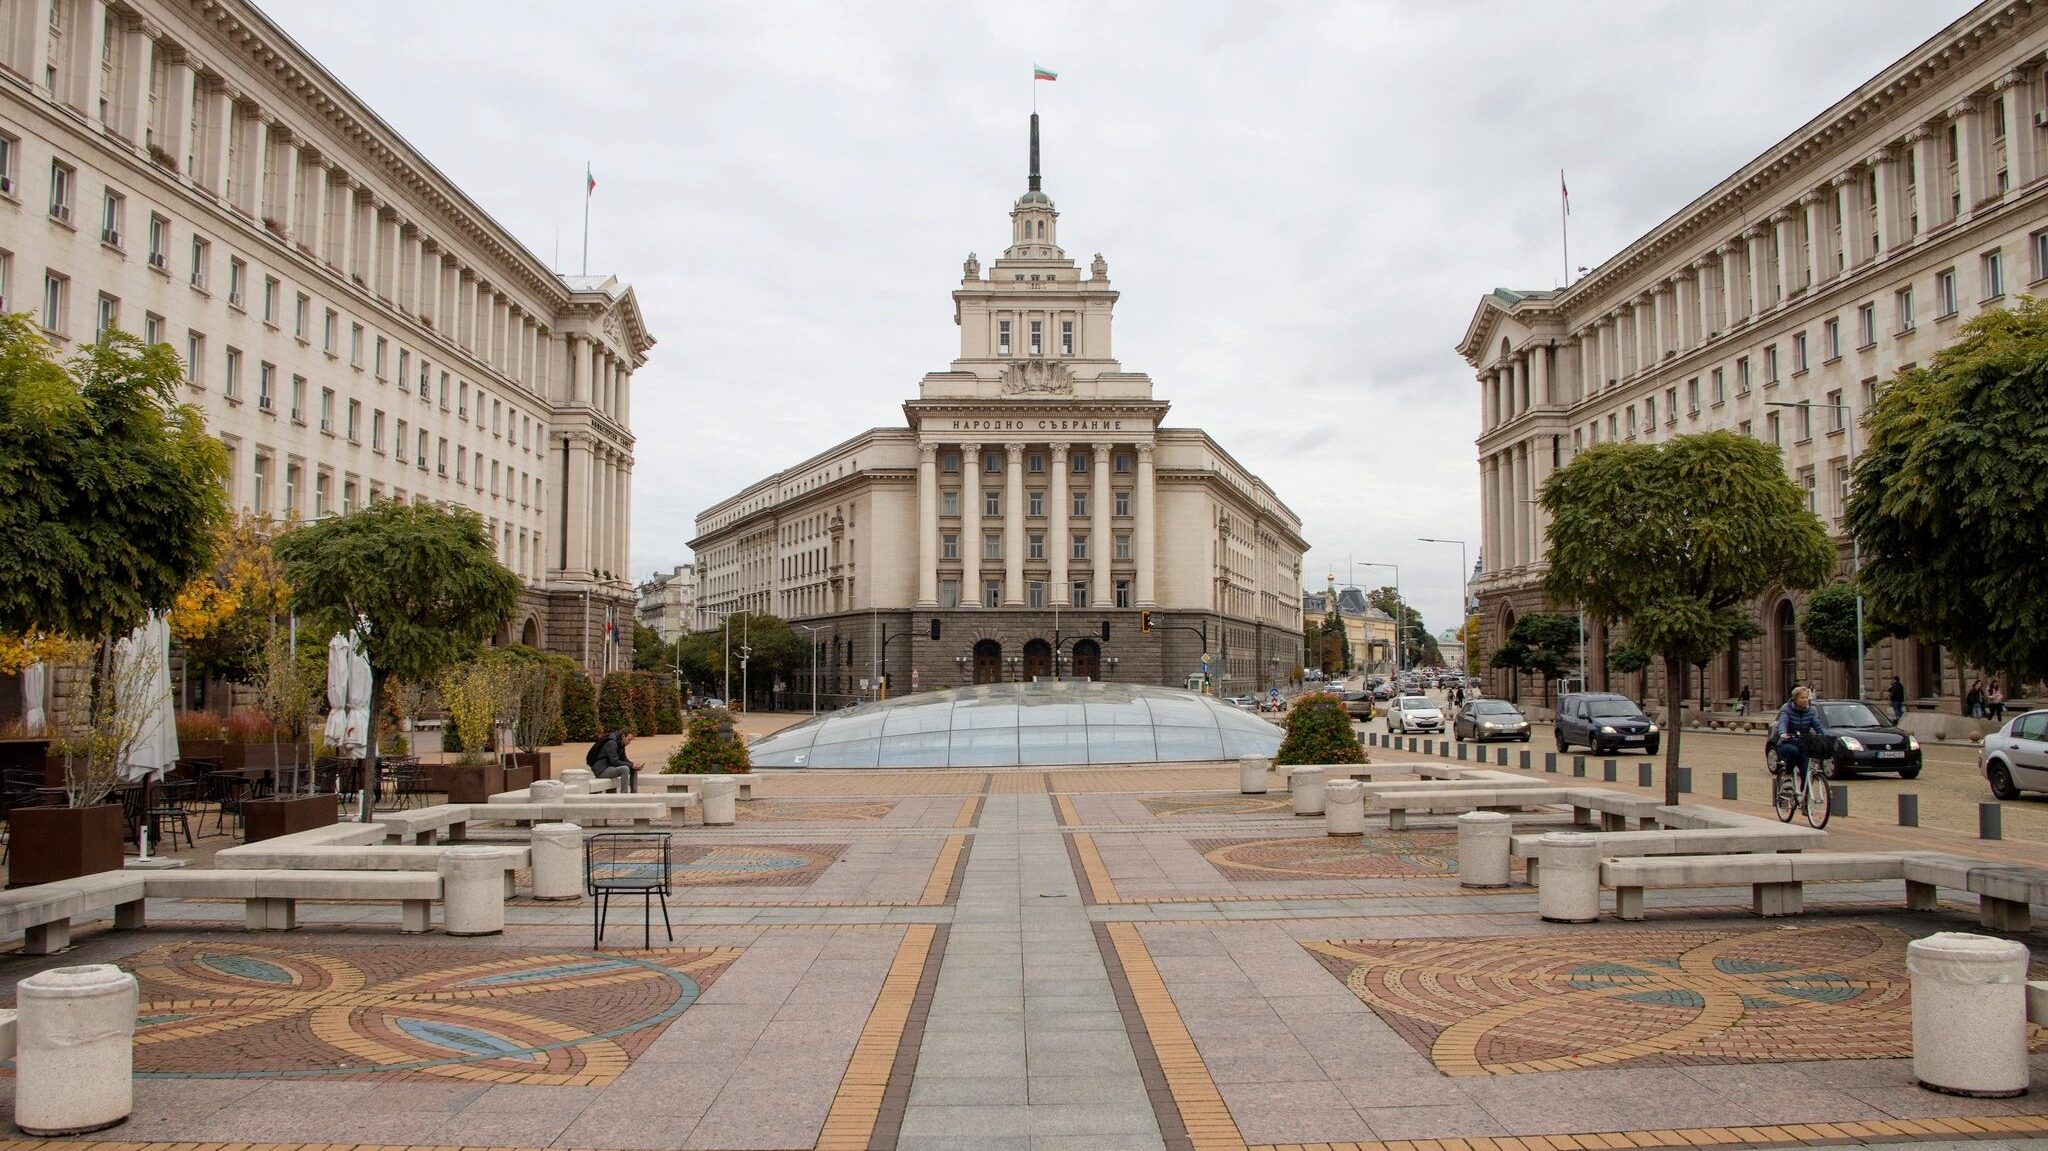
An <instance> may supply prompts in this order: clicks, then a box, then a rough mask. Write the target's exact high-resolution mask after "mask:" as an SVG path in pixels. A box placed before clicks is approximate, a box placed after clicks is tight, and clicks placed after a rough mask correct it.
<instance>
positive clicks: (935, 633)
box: [932, 616, 939, 639]
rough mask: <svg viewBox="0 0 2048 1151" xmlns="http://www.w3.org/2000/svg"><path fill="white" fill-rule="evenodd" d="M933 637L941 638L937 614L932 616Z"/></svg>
mask: <svg viewBox="0 0 2048 1151" xmlns="http://www.w3.org/2000/svg"><path fill="white" fill-rule="evenodd" d="M932 638H933V639H937V638H939V619H938V617H937V616H933V617H932Z"/></svg>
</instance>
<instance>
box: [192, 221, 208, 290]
mask: <svg viewBox="0 0 2048 1151" xmlns="http://www.w3.org/2000/svg"><path fill="white" fill-rule="evenodd" d="M212 268H213V245H212V244H209V243H207V242H206V241H205V240H204V239H201V238H200V237H199V236H198V235H196V234H195V235H194V236H193V237H192V286H193V287H195V288H197V289H199V290H200V291H202V292H203V291H205V290H206V280H207V275H208V273H209V272H211V271H212Z"/></svg>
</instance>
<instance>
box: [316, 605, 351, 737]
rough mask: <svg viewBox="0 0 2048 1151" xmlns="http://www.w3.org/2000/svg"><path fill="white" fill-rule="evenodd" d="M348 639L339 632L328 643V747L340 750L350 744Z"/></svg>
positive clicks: (325, 733) (349, 655) (326, 731)
mask: <svg viewBox="0 0 2048 1151" xmlns="http://www.w3.org/2000/svg"><path fill="white" fill-rule="evenodd" d="M353 654H354V653H353V652H351V651H350V650H349V643H348V637H347V636H345V635H342V634H341V633H339V632H336V633H335V636H334V638H333V639H330V640H328V641H327V727H326V730H325V731H324V732H323V734H324V736H325V737H326V740H327V746H329V747H333V748H340V747H342V746H343V745H344V744H345V743H347V742H348V675H349V664H350V662H351V658H350V657H351V656H352V655H353Z"/></svg>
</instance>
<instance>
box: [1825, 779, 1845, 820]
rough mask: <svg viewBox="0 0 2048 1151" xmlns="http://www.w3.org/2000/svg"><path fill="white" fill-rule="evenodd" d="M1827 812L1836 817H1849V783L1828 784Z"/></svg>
mask: <svg viewBox="0 0 2048 1151" xmlns="http://www.w3.org/2000/svg"><path fill="white" fill-rule="evenodd" d="M1828 814H1829V815H1832V816H1834V817H1836V818H1838V819H1847V818H1849V785H1848V784H1846V783H1831V784H1828Z"/></svg>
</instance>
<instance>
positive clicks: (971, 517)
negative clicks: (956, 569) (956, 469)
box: [960, 444, 983, 607]
mask: <svg viewBox="0 0 2048 1151" xmlns="http://www.w3.org/2000/svg"><path fill="white" fill-rule="evenodd" d="M960 602H961V605H962V606H965V605H967V604H969V603H972V604H973V605H974V606H975V607H980V606H981V605H982V603H983V600H982V598H981V445H980V444H961V445H960Z"/></svg>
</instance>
